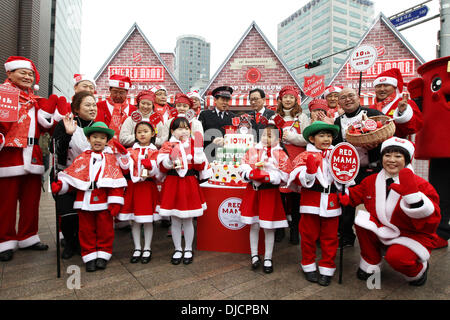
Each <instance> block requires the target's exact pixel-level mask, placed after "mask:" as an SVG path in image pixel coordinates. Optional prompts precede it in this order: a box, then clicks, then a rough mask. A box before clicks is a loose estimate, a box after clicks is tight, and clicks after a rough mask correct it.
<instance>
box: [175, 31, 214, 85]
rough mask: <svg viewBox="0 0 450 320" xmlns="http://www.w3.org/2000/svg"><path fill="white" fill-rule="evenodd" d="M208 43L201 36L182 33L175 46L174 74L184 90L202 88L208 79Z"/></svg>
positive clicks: (209, 49) (209, 50)
mask: <svg viewBox="0 0 450 320" xmlns="http://www.w3.org/2000/svg"><path fill="white" fill-rule="evenodd" d="M210 52H211V48H210V43H209V42H206V40H205V39H204V38H202V37H199V36H195V35H183V36H180V37H178V38H177V44H176V47H175V76H176V77H177V80H178V82H179V83H180V86H181V88H182V89H183V91H184V92H188V91H190V90H199V91H200V90H202V89H203V88H204V87H205V86H206V84H207V83H208V81H209V67H210Z"/></svg>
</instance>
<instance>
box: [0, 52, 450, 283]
mask: <svg viewBox="0 0 450 320" xmlns="http://www.w3.org/2000/svg"><path fill="white" fill-rule="evenodd" d="M5 69H6V71H7V76H8V79H7V80H6V81H5V83H4V85H5V86H7V87H11V88H16V89H17V91H18V94H19V97H20V108H19V117H18V121H16V122H0V188H3V190H4V191H3V193H2V198H1V201H0V221H1V223H0V260H1V261H8V260H11V259H12V257H13V254H14V251H15V250H16V249H17V248H21V249H32V250H47V249H48V246H47V245H45V244H43V243H41V242H40V238H39V236H38V218H39V200H40V194H41V175H42V173H43V170H44V169H43V165H42V153H41V150H40V148H39V145H38V143H37V141H38V139H39V136H40V135H41V134H42V133H43V132H45V131H49V132H50V133H51V134H52V135H53V139H52V144H51V145H50V148H51V149H52V152H53V153H54V155H55V160H56V161H55V168H53V170H54V172H53V173H52V174H51V176H52V177H53V178H52V185H51V186H52V193H53V195H54V198H55V201H56V210H57V211H58V214H62V218H61V222H62V231H63V234H64V238H65V239H66V246H65V250H64V252H63V258H65V259H68V258H70V257H72V256H73V254H74V253H75V252H77V251H80V254H81V257H82V261H83V262H84V263H85V264H86V271H88V272H92V271H96V270H99V269H105V268H106V266H107V263H108V261H109V260H110V259H111V257H112V254H113V241H114V233H115V231H114V226H115V221H114V219H116V218H117V219H118V220H117V221H125V222H126V223H128V224H130V223H131V235H132V239H133V244H134V249H132V250H130V251H131V254H130V262H131V263H136V262H139V261H140V262H141V263H148V262H149V261H150V260H151V257H152V248H151V244H152V238H153V224H154V222H155V221H158V220H160V219H162V218H165V219H170V221H171V236H172V241H173V246H174V251H173V253H172V254H171V257H170V262H171V263H172V264H174V265H178V264H180V263H181V262H183V263H184V264H186V265H188V264H191V263H192V262H193V260H194V246H193V240H194V237H195V227H194V218H196V217H200V216H201V215H203V213H204V211H205V210H206V208H207V204H208V199H206V198H205V197H204V195H203V192H202V189H201V187H200V184H201V183H202V182H204V181H207V180H208V179H209V178H210V177H211V175H212V170H211V166H210V164H209V160H208V159H209V158H208V157H209V156H211V154H207V153H206V152H205V144H206V143H205V144H204V140H205V137H210V138H211V135H208V133H207V131H206V130H205V128H207V129H211V128H213V129H216V131H218V132H221V133H222V137H217V136H214V139H213V141H214V142H213V143H214V144H215V145H220V143H219V142H220V141H223V133H224V130H223V129H224V128H223V126H224V125H231V124H232V118H233V117H235V116H236V115H235V114H234V113H232V112H230V111H229V110H228V108H229V100H230V97H231V94H232V92H233V90H232V88H231V87H228V86H221V87H218V88H215V89H214V90H213V95H214V101H215V102H216V103H217V106H216V108H214V109H212V110H203V111H201V112H200V111H199V110H200V108H199V104H198V103H199V102H200V103H201V102H202V98H201V96H200V95H199V94H198V92H195V91H193V92H189V93H188V94H184V93H181V92H179V93H177V94H176V95H175V100H174V106H171V105H169V104H168V103H167V94H168V92H167V89H166V88H164V87H163V86H155V87H153V88H152V89H151V90H144V91H141V92H139V93H138V95H137V97H136V106H134V105H130V104H129V102H128V93H129V90H130V88H131V81H130V79H129V78H128V77H124V76H119V75H113V76H111V77H110V78H109V83H108V85H109V91H110V96H109V97H108V98H107V99H106V100H104V101H102V102H99V103H96V100H95V96H94V93H95V90H96V84H95V81H94V80H93V79H91V78H89V77H87V76H85V75H81V74H77V75H74V92H75V94H74V96H73V97H72V98H71V102H70V103H69V102H67V100H66V99H65V98H64V97H57V96H55V95H51V96H50V97H49V98H43V97H39V96H37V95H35V94H34V90H33V88H34V84H38V83H39V73H38V71H37V70H36V67H35V65H34V63H33V62H32V61H30V60H28V59H26V58H24V57H15V56H14V57H10V58H9V59H8V60H7V61H6V63H5ZM374 87H375V93H376V104H375V105H374V106H372V107H370V108H367V107H363V106H361V103H360V97H359V95H358V94H357V92H356V91H355V90H354V89H352V88H341V87H337V86H329V87H327V88H326V90H325V93H324V96H323V99H313V100H312V101H311V102H310V103H309V105H308V109H309V112H310V115H309V116H308V115H307V114H306V113H304V112H303V111H302V108H301V106H300V91H299V89H298V88H296V87H293V86H285V87H283V88H282V89H281V90H280V92H279V94H278V98H279V99H278V107H277V110H276V112H275V114H270V116H267V117H268V118H270V119H268V118H266V120H267V121H263V122H261V121H260V120H261V118H265V117H266V116H265V115H264V114H265V108H264V106H263V105H261V104H263V103H264V100H263V98H264V92H262V93H261V91H258V90H256V91H255V90H252V91H251V92H250V93H249V96H251V97H253V100H254V105H255V110H254V112H253V113H252V115H254V117H255V119H252V120H251V123H252V124H255V123H256V124H257V125H258V128H259V129H261V132H260V133H261V135H258V136H257V137H258V138H257V139H256V144H255V146H254V147H252V148H250V149H249V150H248V152H246V154H245V157H244V160H243V162H242V164H241V166H240V174H241V176H242V178H243V180H244V181H245V182H247V183H248V185H247V187H246V189H245V191H243V192H244V196H243V200H242V204H241V221H242V222H243V223H245V224H249V225H250V229H249V230H250V232H249V239H250V251H251V261H250V262H251V263H250V265H251V268H252V269H253V270H257V269H258V267H259V266H260V265H262V267H263V271H264V272H266V273H271V272H273V271H274V267H273V261H272V256H273V249H274V242H275V234H276V232H275V230H278V229H283V230H284V228H286V227H289V228H290V239H289V240H290V243H292V244H293V245H298V244H300V251H301V259H300V260H299V262H300V263H299V267H300V269H301V270H302V271H303V273H304V274H305V277H306V279H307V280H308V281H312V282H317V283H319V284H320V285H323V286H328V285H330V283H331V279H332V277H333V275H334V272H335V270H336V265H335V261H334V260H335V257H336V252H337V247H338V242H339V239H342V240H343V243H344V246H353V244H354V242H355V240H356V238H357V240H358V243H359V247H360V251H361V261H360V265H359V268H358V270H355V271H357V272H356V275H357V278H358V279H362V280H366V279H368V278H369V277H370V275H371V274H372V273H373V272H374V270H375V269H377V268H378V267H380V266H381V263H382V259H383V251H384V250H386V253H385V255H384V260H386V262H387V263H388V264H389V265H390V266H391V267H392V268H393V269H394V270H396V271H398V272H400V273H401V274H403V275H404V276H405V279H406V280H407V281H408V282H409V283H410V284H411V285H415V286H421V285H423V284H424V283H425V282H426V280H427V275H428V270H429V268H430V266H429V262H428V261H429V258H430V254H431V251H432V250H433V249H435V248H437V246H436V241H437V239H438V238H437V235H436V228H437V225H438V224H439V221H440V218H441V215H440V209H439V195H438V194H437V192H436V190H435V189H434V187H433V186H432V185H431V184H430V183H428V182H427V181H426V180H424V179H422V178H420V177H418V176H417V175H416V174H415V173H414V172H413V169H412V166H411V162H412V161H413V159H414V150H415V147H414V145H413V143H412V142H410V141H409V140H407V139H406V138H407V137H409V136H410V135H411V134H414V133H417V132H419V131H420V129H421V128H422V125H423V120H422V115H421V112H420V110H419V108H418V107H417V105H416V104H415V103H414V101H412V100H410V99H408V97H407V96H404V95H403V94H402V93H403V78H402V76H401V74H400V73H399V70H398V69H391V70H388V71H386V72H384V73H382V74H380V75H378V76H377V78H376V79H375V81H374ZM257 101H259V102H260V103H259V104H257V103H256V102H257ZM258 113H260V114H259V117H258V120H259V121H257V120H256V116H257V114H258ZM384 114H385V115H387V116H389V117H391V118H392V119H393V121H394V123H395V125H396V132H395V135H394V137H392V138H389V139H388V140H386V141H384V142H383V143H377V144H373V145H368V146H365V147H358V148H356V149H357V151H358V155H359V158H360V168H359V174H358V175H357V177H356V178H355V179H354V182H353V183H354V186H352V187H350V188H347V191H346V193H345V194H344V193H342V190H340V188H341V185H340V184H338V183H336V182H335V181H334V179H333V177H332V175H331V171H330V164H329V162H330V159H329V156H330V151H331V150H332V148H333V145H336V144H338V143H340V142H344V141H345V137H346V132H347V130H348V129H349V126H350V125H352V124H354V123H355V122H357V121H361V120H362V118H363V116H364V115H365V116H368V117H370V116H376V115H384ZM219 140H220V141H219ZM209 142H210V143H212V142H211V141H209ZM158 184H159V185H160V187H161V190H160V191H159V190H158ZM344 191H345V190H344ZM17 203H19V216H20V219H19V223H18V228H17V231H16V212H17ZM359 204H364V206H365V208H364V210H359V211H358V213H357V214H356V215H355V209H354V207H356V206H357V205H359ZM339 226H340V227H341V229H340V230H339V231H338V227H339ZM260 228H263V229H264V234H265V240H264V242H265V252H264V259H261V258H260V257H259V255H258V242H259V230H260ZM142 230H143V232H142ZM354 231H356V235H355V234H354ZM142 235H143V238H144V239H143V240H144V243H143V246H142V243H141V240H142V239H141V238H142ZM183 235H184V246H183V245H182V239H183ZM344 240H345V241H344ZM318 245H320V249H321V253H322V257H321V259H319V261H318V263H317V264H316V250H317V247H318ZM442 246H443V245H442V244H440V247H442ZM261 260H263V261H261Z"/></svg>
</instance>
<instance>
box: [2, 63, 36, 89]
mask: <svg viewBox="0 0 450 320" xmlns="http://www.w3.org/2000/svg"><path fill="white" fill-rule="evenodd" d="M17 69H29V70H31V71H33V73H34V82H35V84H34V87H33V89H34V90H35V91H37V90H39V85H38V84H39V80H40V75H39V72H38V70H37V68H36V65H35V64H34V62H33V61H32V60H30V59H27V58H25V57H20V56H11V57H9V58H8V59H7V60H6V62H5V71H6V72H8V71H14V70H17Z"/></svg>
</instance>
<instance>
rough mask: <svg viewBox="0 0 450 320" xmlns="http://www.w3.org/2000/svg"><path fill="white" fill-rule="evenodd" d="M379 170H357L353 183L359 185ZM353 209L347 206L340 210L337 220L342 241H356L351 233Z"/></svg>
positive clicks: (364, 168) (353, 221)
mask: <svg viewBox="0 0 450 320" xmlns="http://www.w3.org/2000/svg"><path fill="white" fill-rule="evenodd" d="M380 170H381V168H379V167H377V168H369V167H361V168H359V172H358V175H357V176H356V178H355V183H356V184H360V183H361V181H363V180H364V179H365V178H366V177H368V176H370V175H372V174H374V173H378V172H379V171H380ZM355 211H356V210H355V207H351V206H347V207H343V208H342V215H341V216H340V219H339V230H340V231H339V232H340V234H341V237H342V239H343V240H344V241H348V242H353V241H355V239H356V235H355V232H354V231H353V224H354V223H355Z"/></svg>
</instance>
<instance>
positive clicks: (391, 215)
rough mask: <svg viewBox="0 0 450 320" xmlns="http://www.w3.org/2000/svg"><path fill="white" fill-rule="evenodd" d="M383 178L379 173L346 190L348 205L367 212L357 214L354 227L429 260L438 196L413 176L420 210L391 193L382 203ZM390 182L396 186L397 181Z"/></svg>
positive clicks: (435, 225) (437, 220)
mask: <svg viewBox="0 0 450 320" xmlns="http://www.w3.org/2000/svg"><path fill="white" fill-rule="evenodd" d="M386 178H388V177H387V174H386V172H385V170H384V169H382V170H381V171H380V172H379V173H377V174H373V175H371V176H369V177H367V178H365V179H364V180H363V181H362V182H361V184H359V185H357V186H354V187H351V188H349V196H350V205H351V206H357V205H359V204H361V203H364V206H365V208H366V210H367V211H364V210H360V211H359V212H358V213H357V215H356V218H355V224H356V225H358V226H359V227H361V228H364V229H367V230H370V231H372V232H373V233H375V235H377V236H378V239H379V240H380V241H381V242H382V243H383V244H385V245H392V244H400V245H403V246H405V247H407V248H409V249H410V250H412V251H413V252H414V253H415V254H417V256H418V257H419V258H420V259H421V260H422V262H424V261H426V260H428V259H429V257H430V253H429V250H430V249H431V248H432V247H433V242H434V241H435V238H436V228H437V226H438V224H439V221H440V209H439V196H438V194H437V192H436V190H435V189H434V188H433V186H432V185H431V184H430V183H428V182H427V181H426V180H424V179H422V178H421V177H419V176H417V175H416V176H415V182H416V184H417V186H418V188H419V192H418V195H419V196H420V198H421V199H422V201H423V205H422V206H421V207H418V208H413V207H411V206H410V205H409V204H408V203H407V202H406V201H405V199H404V197H402V196H401V195H399V194H398V193H397V192H395V191H394V190H392V189H391V190H390V192H389V195H388V197H387V199H386ZM394 182H395V183H399V181H398V177H396V178H394Z"/></svg>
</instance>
